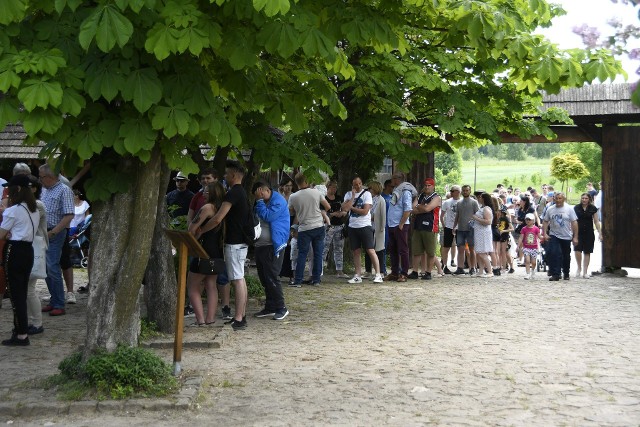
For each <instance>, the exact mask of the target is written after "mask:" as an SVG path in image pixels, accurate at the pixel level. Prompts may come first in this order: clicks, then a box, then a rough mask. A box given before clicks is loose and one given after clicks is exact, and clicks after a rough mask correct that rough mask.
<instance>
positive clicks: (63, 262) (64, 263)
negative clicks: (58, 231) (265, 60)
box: [60, 230, 73, 270]
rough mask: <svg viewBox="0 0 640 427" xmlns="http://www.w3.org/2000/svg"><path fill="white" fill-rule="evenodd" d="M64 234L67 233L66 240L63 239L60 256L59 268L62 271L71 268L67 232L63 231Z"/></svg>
mask: <svg viewBox="0 0 640 427" xmlns="http://www.w3.org/2000/svg"><path fill="white" fill-rule="evenodd" d="M64 232H65V233H67V238H66V239H64V244H63V245H62V252H61V254H60V268H61V269H62V270H66V269H68V268H71V267H73V263H72V262H71V244H69V230H65V231H64Z"/></svg>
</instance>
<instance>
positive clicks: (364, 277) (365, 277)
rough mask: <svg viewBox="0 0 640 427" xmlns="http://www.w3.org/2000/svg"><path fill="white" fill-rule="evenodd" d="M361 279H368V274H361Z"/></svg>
mask: <svg viewBox="0 0 640 427" xmlns="http://www.w3.org/2000/svg"><path fill="white" fill-rule="evenodd" d="M360 277H362V278H363V279H368V278H369V273H367V272H366V271H365V272H364V273H362V276H360Z"/></svg>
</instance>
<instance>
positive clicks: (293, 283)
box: [289, 279, 302, 288]
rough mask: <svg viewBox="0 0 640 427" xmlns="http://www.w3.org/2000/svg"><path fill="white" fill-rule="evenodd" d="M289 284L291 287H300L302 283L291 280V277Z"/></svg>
mask: <svg viewBox="0 0 640 427" xmlns="http://www.w3.org/2000/svg"><path fill="white" fill-rule="evenodd" d="M289 286H290V287H292V288H301V287H302V283H296V282H294V281H293V279H291V280H290V281H289Z"/></svg>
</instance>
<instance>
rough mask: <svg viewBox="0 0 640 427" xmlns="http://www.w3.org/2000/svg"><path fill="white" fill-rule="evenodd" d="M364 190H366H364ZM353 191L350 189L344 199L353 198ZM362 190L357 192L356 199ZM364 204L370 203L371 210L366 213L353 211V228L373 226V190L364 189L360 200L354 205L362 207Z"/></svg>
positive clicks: (350, 224)
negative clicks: (361, 213)
mask: <svg viewBox="0 0 640 427" xmlns="http://www.w3.org/2000/svg"><path fill="white" fill-rule="evenodd" d="M363 191H364V190H363ZM352 193H353V192H352V191H349V192H348V193H347V194H345V195H344V201H345V202H346V201H348V200H351V197H352V196H353V194H352ZM361 193H362V192H360V193H358V194H356V199H358V196H359V195H360V194H361ZM364 205H369V212H367V214H366V215H360V214H357V213H355V212H353V211H351V215H350V217H349V227H351V228H363V227H367V226H371V207H372V206H373V197H371V192H370V191H369V190H366V191H364V193H362V195H361V196H360V200H357V202H356V203H355V204H354V205H353V206H354V207H355V208H358V209H362V208H364Z"/></svg>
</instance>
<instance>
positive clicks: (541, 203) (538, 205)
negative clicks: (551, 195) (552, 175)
mask: <svg viewBox="0 0 640 427" xmlns="http://www.w3.org/2000/svg"><path fill="white" fill-rule="evenodd" d="M531 200H532V201H533V204H534V206H535V209H536V212H537V213H538V218H542V213H543V212H544V208H546V207H547V198H546V197H545V196H543V195H542V194H540V193H538V190H536V189H535V188H532V189H531Z"/></svg>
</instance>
